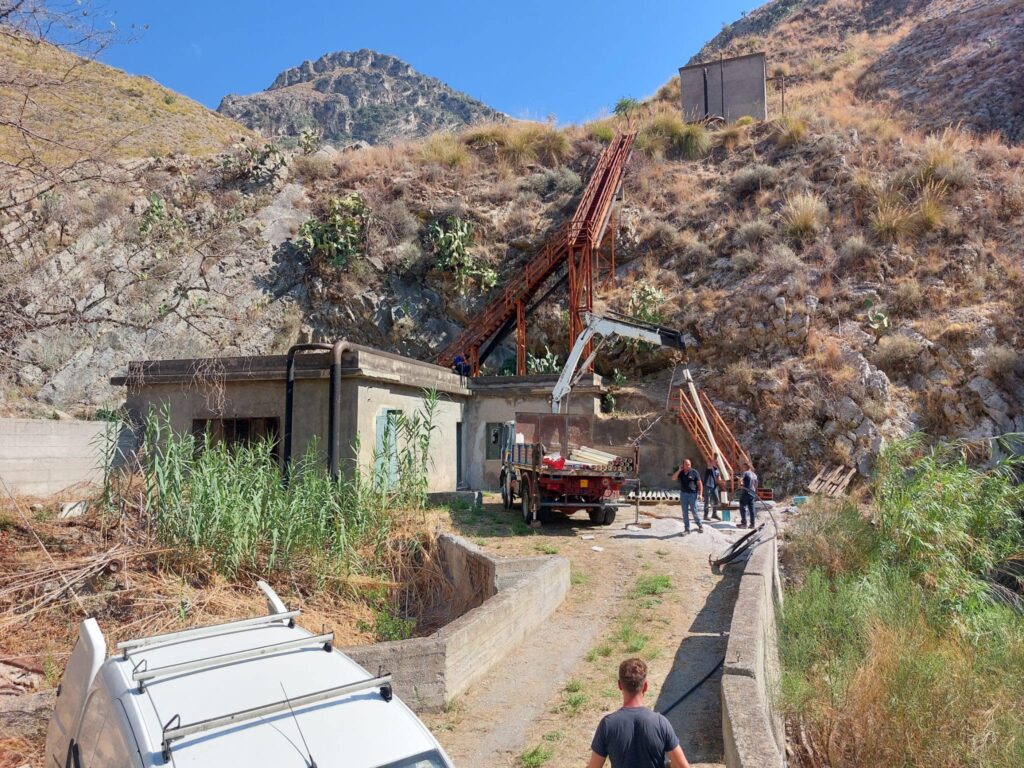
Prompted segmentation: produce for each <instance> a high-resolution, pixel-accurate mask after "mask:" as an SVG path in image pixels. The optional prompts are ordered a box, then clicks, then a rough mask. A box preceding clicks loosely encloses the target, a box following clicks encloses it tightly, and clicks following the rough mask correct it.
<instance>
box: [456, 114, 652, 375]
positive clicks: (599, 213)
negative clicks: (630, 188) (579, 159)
mask: <svg viewBox="0 0 1024 768" xmlns="http://www.w3.org/2000/svg"><path fill="white" fill-rule="evenodd" d="M635 138H636V133H635V132H633V131H631V132H627V133H624V134H616V136H615V138H614V139H613V140H612V141H611V142H610V143H609V145H608V146H607V147H606V148H605V149H604V151H603V152H602V153H601V155H600V157H599V158H598V161H597V164H596V166H595V167H594V171H593V173H592V174H591V176H590V181H589V182H588V183H587V186H586V188H585V189H584V191H583V196H582V197H581V198H580V202H579V204H578V205H577V206H576V212H575V213H574V215H573V217H572V219H570V220H569V222H567V223H566V224H564V225H562V226H561V227H559V228H558V230H557V231H556V232H555V233H554V234H553V235H552V236H550V237H549V238H548V239H547V240H546V241H545V243H544V245H542V246H541V248H540V249H539V250H538V251H537V252H536V253H535V254H534V256H533V257H532V258H531V259H530V260H529V261H528V262H527V263H526V265H525V266H524V268H523V270H522V271H521V273H520V274H519V275H518V276H517V277H516V278H515V279H514V280H513V281H511V282H510V283H509V285H508V286H506V288H505V289H504V290H503V291H502V292H501V294H500V295H499V296H498V297H496V298H495V299H494V300H493V301H491V302H490V304H488V305H487V307H486V308H485V309H484V311H483V312H482V313H481V314H480V315H479V316H478V317H477V318H475V319H474V322H473V323H472V324H471V325H470V327H469V328H467V329H466V330H464V331H463V332H462V333H460V334H459V335H458V336H457V337H456V338H455V340H454V341H452V343H451V344H449V345H448V346H447V347H446V348H445V349H444V350H443V351H442V352H441V354H440V355H438V358H437V362H438V364H439V365H443V366H446V367H449V366H451V365H452V364H453V363H454V362H455V358H456V357H457V356H459V355H462V356H465V357H466V358H467V361H471V362H472V367H473V369H474V370H473V371H472V372H473V374H474V375H475V374H477V373H479V362H480V361H479V359H478V355H479V350H480V347H482V346H483V345H484V344H485V343H486V342H487V341H488V340H489V339H490V338H491V337H492V336H494V334H495V333H497V332H498V331H499V330H500V329H501V328H502V326H504V325H505V324H506V323H508V322H509V320H511V318H512V317H513V316H514V315H516V313H517V311H518V308H519V307H520V306H521V305H522V304H524V303H526V302H528V301H529V300H530V298H531V297H532V296H533V295H534V294H535V293H536V292H537V290H538V289H539V288H540V287H541V286H542V285H543V284H544V283H545V282H546V281H547V280H548V278H550V277H551V275H552V274H553V273H554V272H555V270H556V269H557V268H558V266H559V265H561V264H562V263H563V262H566V261H567V257H568V254H569V249H570V248H573V247H587V248H596V247H597V246H598V245H599V244H600V242H601V241H602V239H603V237H604V234H605V230H606V228H607V226H608V222H609V220H610V217H611V210H612V205H613V204H614V201H615V195H616V194H617V192H618V189H619V187H620V186H621V183H622V174H623V171H624V168H625V164H626V160H627V159H628V158H629V154H630V152H631V150H632V146H633V140H634V139H635Z"/></svg>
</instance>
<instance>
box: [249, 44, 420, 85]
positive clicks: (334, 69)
mask: <svg viewBox="0 0 1024 768" xmlns="http://www.w3.org/2000/svg"><path fill="white" fill-rule="evenodd" d="M352 69H358V70H363V71H365V72H372V71H376V72H378V73H380V74H383V75H387V76H389V77H412V76H415V75H416V70H414V69H413V68H412V67H411V66H410V65H409V64H406V63H405V62H404V61H402V60H401V59H399V58H396V57H394V56H390V55H388V54H386V53H378V52H377V51H371V50H369V49H368V48H362V49H360V50H358V51H335V52H334V53H325V54H324V55H323V56H321V57H320V58H319V59H317V60H316V61H304V62H302V64H300V65H299V66H297V67H292V68H291V69H286V70H285V71H284V72H282V73H281V74H279V75H278V76H277V77H276V78H275V79H274V82H273V83H272V84H271V85H270V87H269V88H268V89H267V90H268V91H274V90H277V89H278V88H287V87H288V86H291V85H298V84H299V83H309V82H313V81H315V80H318V79H319V78H321V77H323V76H324V75H327V76H329V75H332V74H340V72H341V71H344V70H352Z"/></svg>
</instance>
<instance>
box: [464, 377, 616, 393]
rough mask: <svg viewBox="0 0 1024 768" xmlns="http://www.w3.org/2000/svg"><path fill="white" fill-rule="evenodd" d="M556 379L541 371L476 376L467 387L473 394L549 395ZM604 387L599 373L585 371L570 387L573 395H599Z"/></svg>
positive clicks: (603, 390)
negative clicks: (513, 374)
mask: <svg viewBox="0 0 1024 768" xmlns="http://www.w3.org/2000/svg"><path fill="white" fill-rule="evenodd" d="M556 381H558V374H557V373H541V374H535V375H533V376H477V377H476V378H472V379H469V388H470V389H471V390H472V391H473V392H474V394H479V395H493V396H498V397H500V396H514V397H527V396H533V395H536V396H542V397H550V395H551V390H552V389H553V388H554V386H555V382H556ZM605 389H606V388H605V386H604V383H603V381H602V379H601V376H600V375H598V374H596V373H587V374H584V375H583V376H580V378H579V380H578V381H577V382H576V385H575V386H574V387H573V388H572V392H573V394H574V395H578V394H593V395H600V394H604V392H605Z"/></svg>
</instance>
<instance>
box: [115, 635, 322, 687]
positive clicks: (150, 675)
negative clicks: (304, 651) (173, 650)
mask: <svg viewBox="0 0 1024 768" xmlns="http://www.w3.org/2000/svg"><path fill="white" fill-rule="evenodd" d="M312 644H318V645H322V646H323V650H325V651H331V650H332V649H333V647H334V633H333V632H325V633H324V634H322V635H309V636H308V637H300V638H299V639H297V640H287V641H285V642H283V643H271V644H269V645H260V646H257V647H256V648H247V649H245V650H244V651H235V652H233V653H221V654H218V655H216V656H207V657H205V658H201V659H192V660H191V661H183V662H181V663H179V664H168V665H166V666H163V667H157V668H155V669H149V667H148V665H147V664H146V660H145V659H143V660H142V661H140V662H139V664H137V665H136V666H135V668H134V669H132V680H134V681H135V682H137V683H138V684H139V693H142V692H143V691H144V690H145V689H146V683H147V682H148V681H150V680H153V679H154V678H157V677H168V676H170V675H177V674H181V673H182V672H195V671H197V670H200V669H209V668H211V667H219V666H222V665H224V664H232V663H234V662H236V661H246V660H248V659H257V658H260V657H262V656H270V655H272V654H275V653H284V652H285V651H293V650H296V649H298V648H303V647H305V646H307V645H312Z"/></svg>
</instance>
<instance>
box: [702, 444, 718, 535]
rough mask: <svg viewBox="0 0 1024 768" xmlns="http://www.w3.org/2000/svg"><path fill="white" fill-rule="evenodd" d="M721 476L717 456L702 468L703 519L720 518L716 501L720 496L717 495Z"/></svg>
mask: <svg viewBox="0 0 1024 768" xmlns="http://www.w3.org/2000/svg"><path fill="white" fill-rule="evenodd" d="M721 478H722V471H721V470H720V469H719V468H718V457H717V456H716V457H715V460H714V461H713V462H711V463H709V464H708V466H707V469H705V470H704V519H705V520H712V519H713V520H720V519H721V518H720V517H719V516H718V503H719V502H720V501H721V496H719V495H718V481H719V480H720V479H721Z"/></svg>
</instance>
